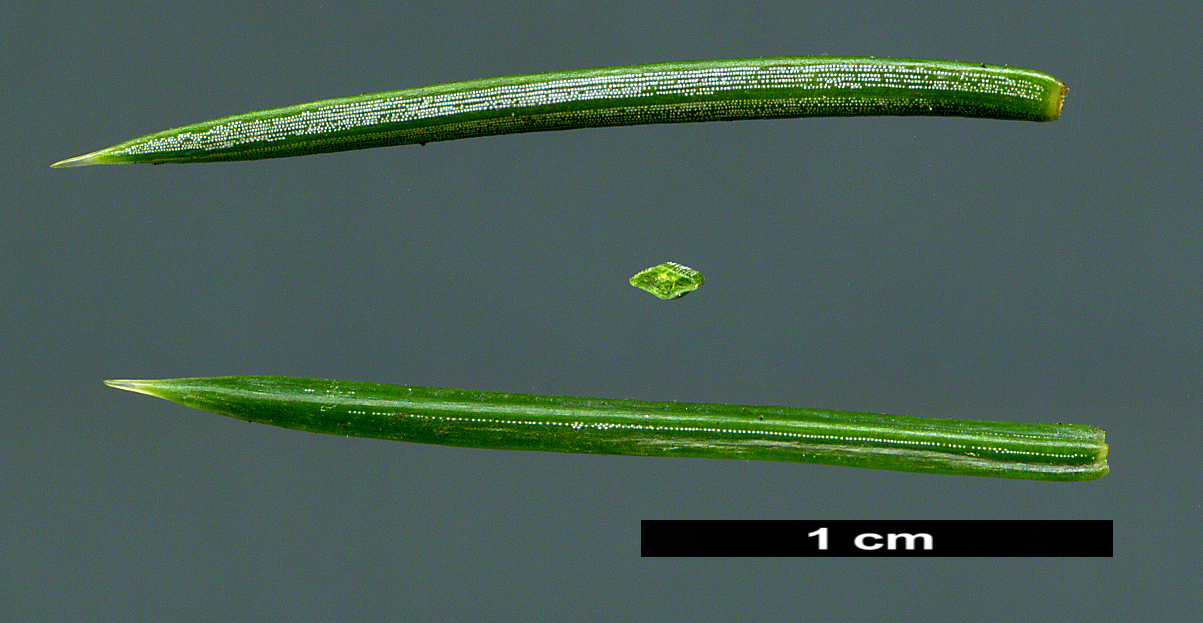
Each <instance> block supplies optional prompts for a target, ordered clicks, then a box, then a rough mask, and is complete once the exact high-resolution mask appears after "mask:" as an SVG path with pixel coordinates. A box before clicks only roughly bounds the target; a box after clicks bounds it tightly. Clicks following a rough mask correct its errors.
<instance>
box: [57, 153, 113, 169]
mask: <svg viewBox="0 0 1203 623" xmlns="http://www.w3.org/2000/svg"><path fill="white" fill-rule="evenodd" d="M104 151H105V150H103V149H102V150H100V151H94V152H92V153H90V154H84V155H82V156H76V157H74V158H67V159H66V160H59V161H58V162H56V163H54V164H52V165H50V168H52V169H65V168H67V167H86V166H88V165H91V164H104V160H102V159H101V154H102V153H103V152H104Z"/></svg>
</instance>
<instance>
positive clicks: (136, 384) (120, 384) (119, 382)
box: [104, 379, 154, 396]
mask: <svg viewBox="0 0 1203 623" xmlns="http://www.w3.org/2000/svg"><path fill="white" fill-rule="evenodd" d="M104 384H105V385H108V386H109V387H116V388H117V389H124V390H126V391H130V392H138V393H139V394H146V395H148V396H154V394H153V393H151V391H150V387H149V386H150V385H153V384H154V381H131V380H124V379H115V380H110V381H105V382H104Z"/></svg>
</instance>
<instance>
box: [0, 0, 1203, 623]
mask: <svg viewBox="0 0 1203 623" xmlns="http://www.w3.org/2000/svg"><path fill="white" fill-rule="evenodd" d="M1189 6H1190V3H1187V7H1189ZM1196 8H1197V7H1196ZM2 19H3V20H4V24H5V33H6V34H5V37H4V38H3V43H0V45H2V46H3V52H4V58H5V59H7V62H6V63H5V65H6V66H5V68H4V70H3V71H4V73H3V78H4V84H5V89H6V92H7V93H8V94H9V95H8V97H7V98H6V99H7V101H6V105H5V110H6V116H7V119H8V123H7V124H6V129H5V135H6V137H7V141H6V146H5V149H4V150H3V152H2V154H0V158H3V167H2V169H0V170H2V171H3V176H4V188H5V190H6V193H5V195H6V197H7V199H8V201H7V204H8V205H7V207H6V209H5V210H4V223H3V228H2V231H0V237H2V240H0V241H2V243H3V253H4V256H3V257H4V275H5V284H4V288H3V293H2V294H0V296H2V297H3V309H4V320H5V322H4V324H5V326H6V330H5V331H4V332H3V334H2V336H0V340H2V341H0V344H2V345H3V352H4V354H5V364H4V366H5V370H4V374H5V378H6V384H5V385H6V387H7V395H8V402H7V403H6V404H7V408H6V409H5V414H4V416H3V418H2V419H0V422H2V423H3V434H2V435H0V460H2V463H3V468H2V469H3V474H4V478H3V481H2V483H3V484H2V485H0V487H3V488H2V489H0V515H2V516H3V517H4V518H5V524H6V525H7V527H6V528H5V530H4V538H3V541H0V618H4V619H5V620H10V621H18V620H54V621H61V620H121V621H212V620H242V621H250V620H254V621H308V620H314V621H318V620H325V621H331V620H405V619H410V620H468V619H472V620H481V619H484V620H530V621H539V620H599V621H600V620H607V621H608V620H624V619H625V620H662V621H712V620H714V621H717V620H789V619H796V620H808V621H849V620H885V619H889V620H911V621H916V620H925V621H953V620H973V621H1014V620H1022V619H1025V618H1026V619H1028V620H1048V621H1054V620H1055V621H1108V620H1129V621H1131V620H1145V621H1182V620H1188V619H1189V618H1190V617H1191V616H1193V615H1194V614H1197V609H1196V608H1194V607H1193V606H1194V605H1197V588H1198V584H1197V570H1198V568H1199V562H1198V561H1199V555H1200V547H1199V536H1198V535H1199V534H1200V531H1201V529H1203V522H1201V521H1200V514H1201V512H1203V511H1201V505H1200V480H1199V460H1200V450H1199V446H1200V444H1199V441H1198V440H1199V435H1200V433H1201V432H1203V431H1200V422H1199V411H1200V409H1199V401H1200V396H1201V391H1200V388H1201V378H1200V376H1201V375H1200V371H1201V370H1203V347H1201V346H1200V343H1201V341H1203V340H1201V339H1200V338H1201V337H1203V332H1201V330H1200V323H1199V320H1200V308H1201V303H1203V288H1201V286H1200V282H1201V278H1200V267H1201V266H1203V245H1201V243H1200V236H1201V234H1203V212H1201V210H1200V205H1199V197H1200V190H1201V188H1200V178H1201V176H1200V172H1199V163H1198V159H1197V157H1198V154H1199V152H1198V149H1199V144H1200V133H1201V130H1200V128H1201V127H1203V120H1201V119H1200V116H1201V115H1200V112H1199V107H1198V102H1199V101H1200V95H1201V94H1200V88H1199V86H1200V85H1199V77H1200V75H1201V73H1203V72H1201V69H1200V63H1199V60H1198V55H1197V54H1196V52H1197V47H1198V41H1199V34H1200V33H1199V27H1198V15H1197V12H1196V11H1195V10H1194V9H1189V8H1183V5H1182V4H1181V3H1153V4H1148V3H1145V4H1131V3H1114V4H1107V3H1102V4H1100V3H1094V2H1066V3H1058V4H1056V5H1049V4H1048V3H1046V2H1039V3H1037V2H1026V1H1020V2H1005V3H1004V2H985V3H981V2H978V3H971V4H956V3H937V2H906V1H903V2H894V3H888V5H886V4H884V3H883V5H882V6H879V5H878V4H877V3H873V4H867V3H866V4H859V3H850V4H845V5H842V6H836V5H830V4H821V5H813V6H809V5H806V4H799V3H794V2H757V1H755V0H752V1H744V2H739V3H709V4H687V3H670V4H665V5H655V4H648V3H646V2H640V3H636V2H610V3H604V4H596V5H595V4H589V3H571V2H563V3H531V2H487V1H486V2H474V3H470V4H463V5H458V4H455V3H446V2H413V3H392V4H380V5H376V4H372V5H358V4H355V3H329V2H328V3H314V2H305V1H298V2H289V3H278V4H277V5H275V6H247V5H243V4H241V3H205V4H204V5H200V6H195V7H181V6H180V5H178V4H172V3H163V2H99V3H89V4H81V3H65V2H57V3H56V2H48V3H40V4H38V5H37V8H17V9H9V10H7V11H6V12H5V15H4V17H3V18H2ZM810 54H831V55H866V56H869V55H875V56H901V57H919V58H938V59H952V60H963V61H982V62H991V63H1002V64H1011V65H1017V66H1021V67H1030V68H1035V69H1040V70H1044V71H1047V72H1049V73H1052V74H1054V75H1056V76H1058V77H1059V78H1061V79H1062V80H1064V81H1065V82H1066V83H1068V84H1069V86H1070V89H1071V92H1070V95H1069V99H1068V101H1067V104H1066V109H1065V115H1064V117H1063V119H1062V120H1061V121H1059V122H1056V123H1051V124H1032V123H1018V122H993V121H981V120H969V119H918V118H914V119H896V118H895V119H891V118H885V119H809V120H787V121H765V122H740V123H730V124H698V125H678V126H648V127H637V128H614V129H601V130H586V131H575V132H560V133H548V134H530V135H519V136H509V137H496V138H487V139H477V140H470V141H460V142H454V143H443V144H433V145H429V146H426V147H424V148H423V147H401V148H392V149H377V150H368V151H361V152H352V153H344V154H330V155H323V156H316V157H310V158H295V159H287V160H276V161H263V162H251V163H235V164H220V165H192V166H162V167H149V166H126V167H115V166H110V167H89V168H83V169H68V170H52V169H50V168H48V165H49V164H50V163H51V162H54V161H56V160H59V159H62V158H66V157H70V156H75V155H78V154H81V153H84V152H86V151H91V150H93V149H97V148H100V147H105V146H108V145H111V144H114V143H117V142H120V141H123V140H126V139H129V138H132V137H134V136H138V135H141V134H145V133H147V132H152V131H157V130H162V129H166V128H170V127H175V126H178V125H182V124H186V123H191V122H196V121H202V120H206V119H211V118H214V117H218V116H222V115H226V114H232V113H239V112H246V111H250V110H257V109H262V108H269V107H274V106H281V105H288V104H294V103H300V102H307V101H311V100H316V99H323V98H328V97H335V96H341V95H350V94H356V93H362V92H373V91H382V90H390V89H396V88H404V87H411V86H421V85H426V84H433V83H439V82H448V81H454V80H461V79H470V78H480V77H489V76H499V75H509V74H516V73H527V72H535V71H547V70H557V69H571V68H582V67H593V66H602V65H618V64H629V63H642V62H656V61H670V60H689V59H703V58H735V57H753V56H783V55H810ZM666 260H674V261H678V262H682V263H685V264H687V265H690V266H693V267H695V268H698V269H699V270H701V271H702V272H703V273H705V275H706V277H707V280H708V281H707V284H706V285H705V286H704V287H703V289H701V290H700V291H699V292H697V293H695V294H693V295H691V296H689V297H688V298H686V299H683V300H681V301H676V302H671V303H669V302H662V301H660V300H657V299H655V298H653V297H651V296H649V295H647V294H645V293H643V292H641V291H638V290H636V289H634V288H632V287H630V286H629V285H627V283H626V280H627V278H628V277H629V276H630V275H631V274H633V273H634V272H636V271H637V270H639V269H642V268H645V267H646V266H649V265H651V264H655V263H659V262H661V261H666ZM222 374H283V375H291V376H312V377H323V378H342V379H354V380H366V381H379V382H391V383H400V384H412V385H431V386H444V387H448V386H449V387H464V388H476V389H494V390H504V391H527V392H538V393H552V394H570V395H585V396H602V397H614V398H642V399H653V400H673V399H675V400H686V401H697V402H732V403H741V404H773V405H791V406H808V407H825V408H838V409H847V410H860V411H872V412H886V413H898V414H906V415H923V416H935V417H970V418H978V419H996V420H1009V421H1067V422H1078V423H1088V424H1094V425H1097V426H1100V427H1102V428H1105V429H1106V430H1107V431H1108V440H1109V441H1110V442H1111V444H1112V449H1113V451H1112V459H1111V466H1112V470H1113V471H1112V474H1111V475H1109V476H1107V477H1106V478H1104V479H1102V480H1099V481H1095V482H1091V483H1082V484H1061V483H1038V482H1021V481H1005V480H994V479H982V478H969V477H952V476H922V475H910V474H902V473H892V472H878V471H870V470H856V469H842V468H835V467H824V466H808V465H791V464H773V463H757V462H738V461H707V460H684V459H681V460H677V459H641V458H618V457H598V456H576V455H556V454H541V453H510V452H499V451H483V450H468V449H451V448H441V447H430V446H420V445H408V444H400V443H390V442H380V441H373V440H363V439H344V438H337V437H326V436H319V435H311V434H302V433H297V432H292V431H285V430H281V429H276V428H271V427H267V426H259V425H249V424H245V423H242V422H238V421H234V420H230V419H226V418H222V417H218V416H214V415H210V414H206V413H202V412H198V411H192V410H188V409H185V408H183V407H179V406H177V405H173V404H170V403H167V402H163V401H159V400H153V399H151V398H148V397H145V396H138V395H135V394H129V393H124V392H119V391H116V390H113V389H109V388H107V387H105V386H103V385H102V384H101V382H100V381H101V380H102V379H105V378H164V377H175V376H206V375H222ZM654 518H681V519H687V518H749V519H755V518H770V519H789V518H798V519H875V518H882V519H884V518H899V519H926V518H939V519H959V518H964V519H977V518H982V519H995V518H1001V519H1008V518H1013V519H1029V518H1031V519H1046V518H1047V519H1061V518H1099V519H1114V520H1115V526H1116V538H1115V557H1114V558H1112V559H1049V560H1042V559H1036V560H1033V559H985V560H975V559H933V560H882V559H856V560H854V559H826V560H825V559H733V560H727V559H715V560H710V559H700V560H652V559H648V560H643V559H640V558H639V540H638V528H639V520H640V519H654ZM985 538H988V537H985Z"/></svg>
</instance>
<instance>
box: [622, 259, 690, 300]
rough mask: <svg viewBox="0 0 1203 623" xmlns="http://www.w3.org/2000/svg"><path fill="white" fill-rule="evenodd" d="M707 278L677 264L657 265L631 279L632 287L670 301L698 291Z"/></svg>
mask: <svg viewBox="0 0 1203 623" xmlns="http://www.w3.org/2000/svg"><path fill="white" fill-rule="evenodd" d="M703 283H706V278H705V277H703V276H702V273H699V272H698V271H696V270H694V269H692V268H690V267H688V266H684V265H681V264H678V263H676V262H665V263H663V264H657V265H656V266H653V267H651V268H649V269H647V270H643V271H640V272H639V273H638V274H636V275H635V276H634V277H631V285H633V286H635V287H636V288H639V289H641V290H647V291H648V292H651V293H652V294H655V295H656V296H658V297H660V298H662V299H665V300H668V299H679V298H681V297H682V296H685V295H686V294H689V293H690V292H693V291H694V290H697V289H698V287H700V286H701V285H702V284H703Z"/></svg>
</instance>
